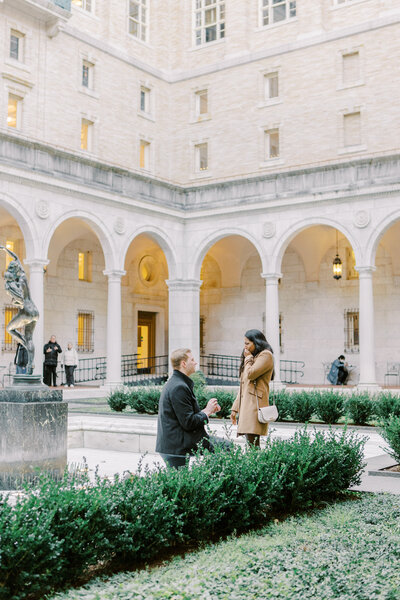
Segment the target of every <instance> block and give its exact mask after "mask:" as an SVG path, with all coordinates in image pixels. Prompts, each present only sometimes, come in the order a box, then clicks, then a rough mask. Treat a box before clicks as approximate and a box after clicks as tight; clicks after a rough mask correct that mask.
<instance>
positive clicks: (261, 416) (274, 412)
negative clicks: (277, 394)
mask: <svg viewBox="0 0 400 600" xmlns="http://www.w3.org/2000/svg"><path fill="white" fill-rule="evenodd" d="M254 391H255V394H256V398H257V415H258V420H259V422H260V423H273V422H274V421H276V420H277V418H278V417H279V413H278V409H277V408H276V406H275V404H272V405H271V406H264V407H262V408H260V404H259V402H258V394H257V386H256V384H254Z"/></svg>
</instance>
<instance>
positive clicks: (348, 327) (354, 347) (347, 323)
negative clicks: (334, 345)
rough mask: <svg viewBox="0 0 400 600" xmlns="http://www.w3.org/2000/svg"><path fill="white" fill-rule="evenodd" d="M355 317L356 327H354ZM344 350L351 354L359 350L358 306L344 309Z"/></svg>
mask: <svg viewBox="0 0 400 600" xmlns="http://www.w3.org/2000/svg"><path fill="white" fill-rule="evenodd" d="M355 317H356V321H357V329H356V328H355V327H354V325H355ZM356 332H357V336H356ZM356 341H357V342H358V343H356ZM344 351H345V352H347V353H351V354H358V353H359V352H360V310H359V309H358V308H346V309H345V310H344Z"/></svg>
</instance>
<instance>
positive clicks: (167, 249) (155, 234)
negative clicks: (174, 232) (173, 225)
mask: <svg viewBox="0 0 400 600" xmlns="http://www.w3.org/2000/svg"><path fill="white" fill-rule="evenodd" d="M142 234H144V235H148V236H149V237H150V238H151V239H152V240H153V241H154V242H156V243H157V244H158V245H159V246H160V248H161V250H162V251H163V252H164V255H165V258H166V261H167V265H168V277H169V279H174V278H175V277H176V265H177V260H176V251H175V248H174V245H173V243H172V241H171V239H170V238H169V237H168V236H167V235H166V233H165V232H164V231H163V230H162V229H161V228H159V227H154V226H148V225H145V226H143V227H140V228H139V229H136V230H135V231H134V232H132V233H131V235H130V236H129V237H128V238H127V240H126V241H125V243H124V245H123V247H122V249H121V251H120V255H119V264H120V265H124V264H125V259H126V255H127V253H128V250H129V247H130V245H131V244H132V242H133V241H134V240H135V239H136V238H137V237H138V236H139V235H142Z"/></svg>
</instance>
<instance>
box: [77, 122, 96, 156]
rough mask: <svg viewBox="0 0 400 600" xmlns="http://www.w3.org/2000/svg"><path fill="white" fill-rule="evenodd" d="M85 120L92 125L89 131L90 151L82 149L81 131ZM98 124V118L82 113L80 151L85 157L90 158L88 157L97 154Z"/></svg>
mask: <svg viewBox="0 0 400 600" xmlns="http://www.w3.org/2000/svg"><path fill="white" fill-rule="evenodd" d="M83 119H85V120H86V121H90V123H91V124H92V126H91V128H90V129H89V132H88V133H89V135H90V138H89V140H88V149H87V150H84V149H83V148H81V131H82V120H83ZM97 122H98V119H97V117H95V116H94V115H93V114H91V113H83V112H81V113H80V120H79V146H78V148H79V151H80V153H81V154H83V155H84V156H88V155H92V156H94V155H95V152H96V144H97V126H96V125H97Z"/></svg>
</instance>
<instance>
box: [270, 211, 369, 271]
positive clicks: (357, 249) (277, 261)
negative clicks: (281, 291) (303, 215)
mask: <svg viewBox="0 0 400 600" xmlns="http://www.w3.org/2000/svg"><path fill="white" fill-rule="evenodd" d="M316 225H325V226H328V227H332V228H333V229H337V230H338V231H340V232H341V233H342V234H343V235H344V236H345V237H346V238H347V239H348V241H349V242H350V244H351V247H352V249H353V250H354V254H355V257H356V264H357V265H360V264H362V259H363V253H362V250H361V246H360V243H359V242H358V240H357V239H356V238H355V237H354V236H353V234H352V233H351V232H350V231H349V229H348V228H347V227H345V226H344V225H343V224H342V223H338V222H337V221H335V220H334V219H329V218H326V217H310V218H307V219H303V220H302V221H299V222H297V223H294V224H293V225H292V226H291V227H289V228H288V229H287V230H286V231H285V232H284V234H283V235H282V237H281V238H280V239H279V240H278V241H277V242H276V244H275V247H274V249H273V251H272V255H271V257H270V263H271V265H270V266H271V271H272V272H276V273H280V271H281V267H282V259H283V256H284V254H285V252H286V250H287V248H288V246H289V244H290V242H291V241H292V240H293V239H294V238H295V237H296V236H297V235H298V234H299V233H300V232H301V231H304V230H305V229H308V228H309V227H313V226H316Z"/></svg>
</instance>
